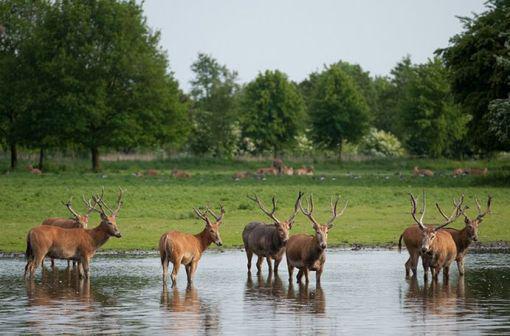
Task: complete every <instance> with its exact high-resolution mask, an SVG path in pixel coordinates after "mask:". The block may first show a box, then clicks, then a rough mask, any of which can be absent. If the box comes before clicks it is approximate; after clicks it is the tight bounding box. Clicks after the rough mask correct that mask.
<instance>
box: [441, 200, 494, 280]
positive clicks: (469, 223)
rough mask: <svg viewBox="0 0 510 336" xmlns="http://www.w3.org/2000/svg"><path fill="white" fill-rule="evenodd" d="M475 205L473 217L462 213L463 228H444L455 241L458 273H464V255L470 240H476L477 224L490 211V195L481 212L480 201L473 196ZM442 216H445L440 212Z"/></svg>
mask: <svg viewBox="0 0 510 336" xmlns="http://www.w3.org/2000/svg"><path fill="white" fill-rule="evenodd" d="M475 202H476V207H477V209H478V215H477V216H476V218H475V219H470V218H469V217H467V216H466V214H464V213H462V215H463V216H464V224H465V226H464V228H463V229H461V230H457V229H454V228H446V229H445V230H446V231H448V232H450V234H451V235H452V237H453V240H454V241H455V245H457V258H456V259H455V261H456V262H457V270H458V271H459V274H460V275H464V257H465V255H466V254H467V249H468V247H469V245H471V242H473V241H475V242H476V241H478V226H479V225H480V223H481V222H482V220H483V217H484V216H485V215H486V214H488V213H490V211H491V202H492V196H489V197H488V199H487V209H485V211H483V212H482V207H481V206H480V202H478V199H476V198H475ZM441 215H442V216H443V217H445V218H446V216H445V215H444V214H443V213H441Z"/></svg>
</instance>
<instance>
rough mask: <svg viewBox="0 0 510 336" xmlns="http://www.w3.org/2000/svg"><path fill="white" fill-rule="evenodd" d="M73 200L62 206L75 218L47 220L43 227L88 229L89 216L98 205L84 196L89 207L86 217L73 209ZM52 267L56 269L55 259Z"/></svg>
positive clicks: (84, 201)
mask: <svg viewBox="0 0 510 336" xmlns="http://www.w3.org/2000/svg"><path fill="white" fill-rule="evenodd" d="M71 199H72V198H71ZM71 199H69V201H67V203H64V202H62V204H64V205H65V206H66V208H67V209H68V210H69V212H70V213H71V214H72V215H73V216H74V217H73V218H61V217H53V218H47V219H45V220H44V221H43V222H42V224H41V225H50V226H58V227H61V228H64V229H86V228H87V224H88V222H89V215H90V214H91V213H92V211H94V210H96V206H97V204H94V205H92V204H91V201H87V200H85V196H83V203H85V206H86V207H87V212H86V214H85V215H80V214H79V213H78V212H76V211H75V210H74V209H73V208H72V206H71ZM69 263H70V260H68V261H67V267H69V266H70V265H69ZM74 265H76V264H75V263H73V266H74ZM51 267H52V268H53V267H55V259H53V258H51Z"/></svg>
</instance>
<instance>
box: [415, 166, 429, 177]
mask: <svg viewBox="0 0 510 336" xmlns="http://www.w3.org/2000/svg"><path fill="white" fill-rule="evenodd" d="M413 176H428V177H432V176H434V172H433V171H432V170H430V169H421V168H418V167H417V166H415V167H414V168H413Z"/></svg>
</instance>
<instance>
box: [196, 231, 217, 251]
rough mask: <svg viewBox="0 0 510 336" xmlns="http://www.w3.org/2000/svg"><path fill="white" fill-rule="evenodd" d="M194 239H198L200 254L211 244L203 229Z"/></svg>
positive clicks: (209, 236) (209, 237)
mask: <svg viewBox="0 0 510 336" xmlns="http://www.w3.org/2000/svg"><path fill="white" fill-rule="evenodd" d="M195 237H196V238H197V239H198V242H199V247H200V252H201V253H202V252H204V251H205V250H206V249H207V248H208V247H209V245H211V243H212V242H213V241H212V239H211V235H209V231H208V230H207V228H204V229H203V230H202V231H201V232H200V233H197V234H196V235H195Z"/></svg>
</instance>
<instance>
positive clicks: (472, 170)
mask: <svg viewBox="0 0 510 336" xmlns="http://www.w3.org/2000/svg"><path fill="white" fill-rule="evenodd" d="M465 171H466V173H467V174H469V175H473V176H487V174H488V173H489V170H488V169H487V167H486V168H483V169H482V168H468V169H465Z"/></svg>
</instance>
